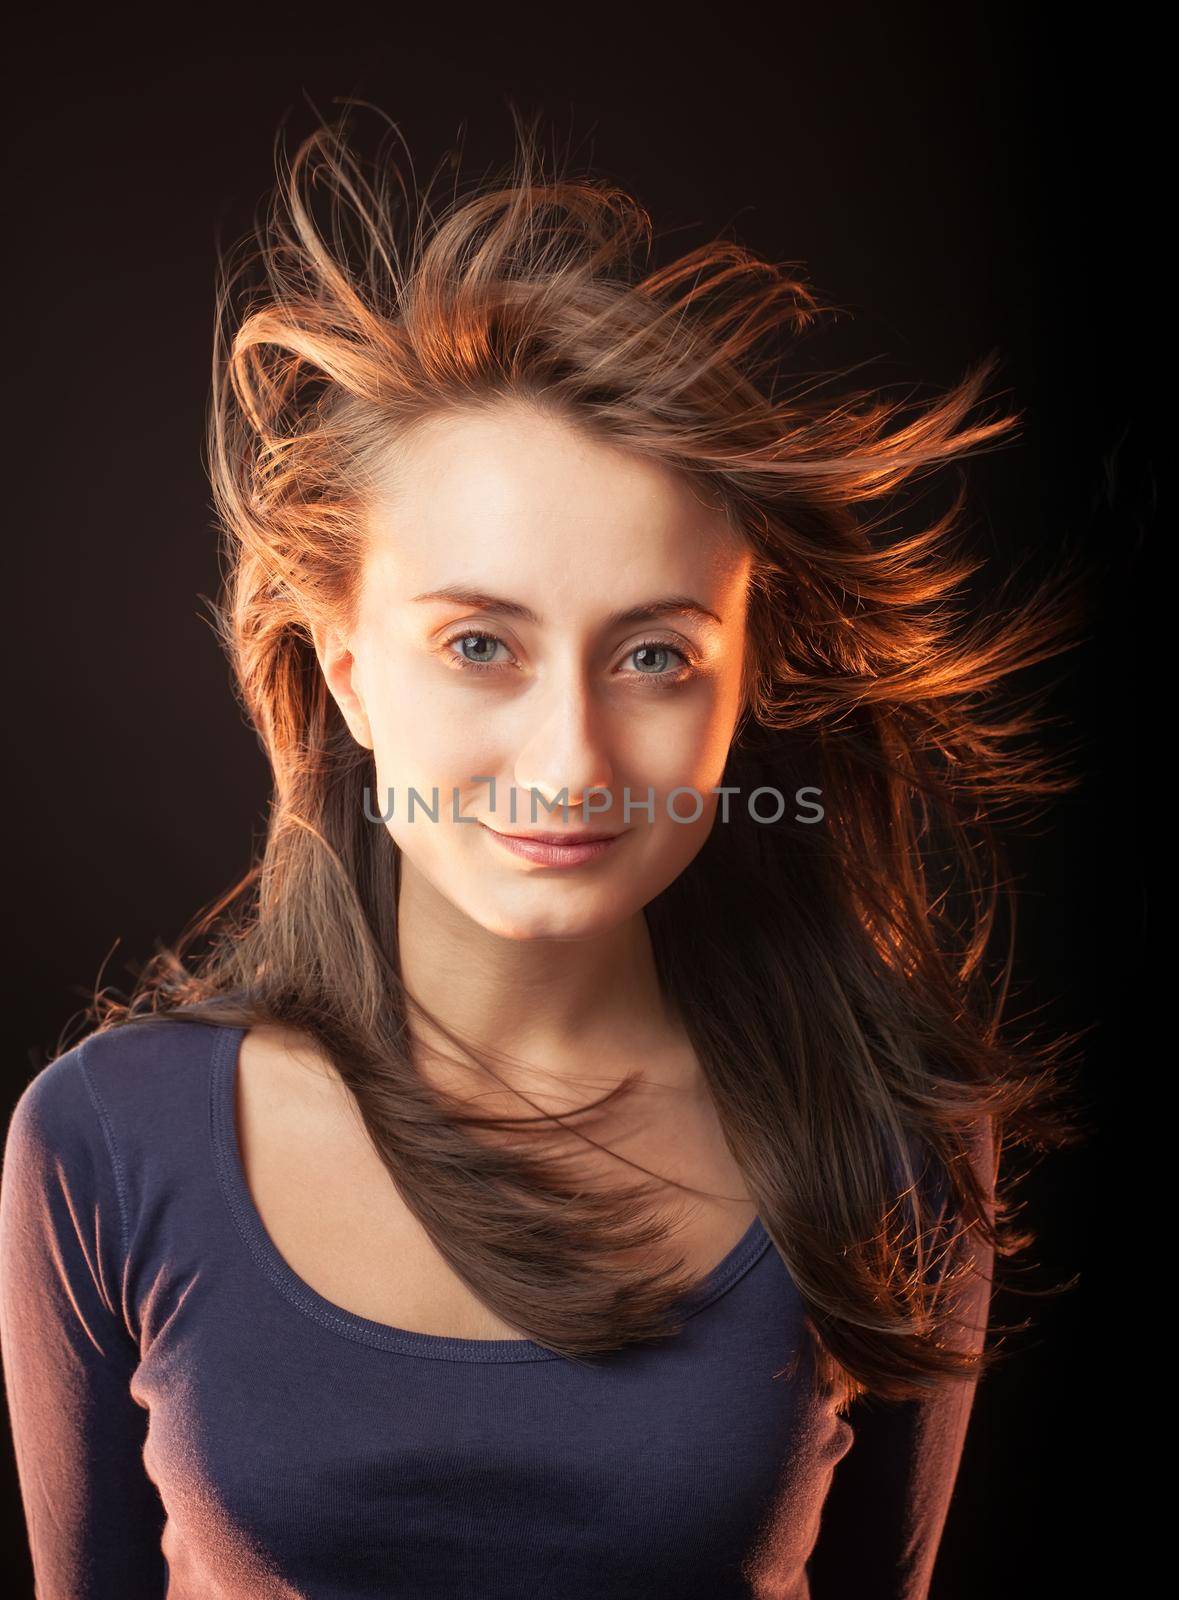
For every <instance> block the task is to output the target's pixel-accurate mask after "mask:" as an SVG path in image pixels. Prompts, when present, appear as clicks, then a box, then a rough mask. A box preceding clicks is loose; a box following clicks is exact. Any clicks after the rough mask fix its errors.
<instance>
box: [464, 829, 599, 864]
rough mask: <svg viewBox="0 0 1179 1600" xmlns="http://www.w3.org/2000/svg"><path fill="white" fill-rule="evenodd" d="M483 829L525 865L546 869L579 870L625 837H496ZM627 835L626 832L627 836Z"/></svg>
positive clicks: (520, 835) (496, 834)
mask: <svg viewBox="0 0 1179 1600" xmlns="http://www.w3.org/2000/svg"><path fill="white" fill-rule="evenodd" d="M481 826H482V827H483V828H485V829H486V831H487V832H488V833H490V834H491V835H492V837H493V838H495V839H496V840H498V841H499V843H500V844H501V845H502V846H503V847H504V849H505V850H510V851H511V853H512V854H513V855H514V856H518V857H519V858H520V859H522V860H524V861H535V862H537V863H538V864H539V865H540V866H542V867H579V866H581V865H583V863H585V862H588V861H596V860H597V859H598V857H599V856H604V855H605V854H606V852H607V851H608V850H609V849H610V848H611V847H612V845H614V843H615V842H616V841H617V840H618V839H620V838H621V837H622V833H614V834H601V835H599V836H598V837H597V838H593V839H586V838H582V839H578V838H576V837H572V838H571V837H569V836H566V837H565V838H560V837H555V836H553V835H551V834H550V835H549V837H548V838H547V839H546V838H537V837H534V836H529V835H527V834H508V833H496V831H495V829H494V828H488V827H487V824H486V823H485V822H484V823H482V824H481ZM626 831H627V830H626V829H625V828H624V829H623V830H622V832H623V833H625V832H626Z"/></svg>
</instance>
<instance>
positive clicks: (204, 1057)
mask: <svg viewBox="0 0 1179 1600" xmlns="http://www.w3.org/2000/svg"><path fill="white" fill-rule="evenodd" d="M521 131H523V130H521ZM399 182H400V180H399V177H398V167H397V165H396V163H395V161H394V160H393V159H392V156H391V153H390V152H389V151H388V150H386V149H384V148H383V149H382V153H381V155H380V157H379V160H378V163H377V166H376V176H375V177H372V176H370V175H369V172H368V169H367V168H366V167H365V166H364V165H363V164H362V162H361V161H360V160H359V159H358V158H357V156H356V154H355V153H354V151H353V150H352V149H351V148H350V145H349V142H348V138H347V135H346V128H345V125H344V124H343V123H339V124H336V125H333V126H331V127H321V128H319V129H318V130H317V131H316V132H315V133H314V134H313V135H312V136H311V137H310V138H309V139H308V140H307V141H306V142H305V143H304V144H303V145H302V146H301V147H300V149H299V151H298V152H297V155H296V157H295V158H294V160H293V162H292V163H291V164H290V166H289V168H287V169H286V170H285V173H284V174H283V177H282V181H281V182H280V184H279V187H278V189H277V190H276V198H275V203H274V205H273V207H272V208H271V211H270V214H269V216H268V219H267V222H266V224H265V226H264V228H263V230H262V234H261V254H260V257H259V258H258V260H255V259H254V258H252V257H250V256H246V257H245V258H243V260H242V261H241V262H240V264H239V268H238V270H235V271H234V272H231V273H230V274H229V275H228V276H227V278H226V280H225V282H224V284H223V288H222V294H221V299H220V311H221V315H220V316H219V335H218V339H217V343H216V348H215V360H214V389H213V400H212V406H211V426H210V462H211V470H212V479H213V484H214V489H215V494H216V503H217V506H218V510H219V513H220V518H221V521H222V523H223V527H224V531H225V535H226V538H227V546H226V548H227V554H228V568H227V573H226V590H225V595H224V597H223V603H222V604H221V605H220V606H219V607H218V609H217V615H218V620H219V624H220V627H221V631H222V637H223V639H224V643H225V645H226V647H227V649H228V652H229V654H230V657H231V659H232V663H233V667H234V670H235V674H236V680H237V683H238V684H239V686H240V692H241V696H242V700H243V703H244V705H245V707H246V708H247V710H248V712H249V715H250V717H251V719H252V721H253V724H254V726H255V727H256V729H257V731H258V735H259V738H260V740H261V742H262V745H263V747H264V749H265V752H266V755H267V758H268V760H269V762H270V764H271V767H272V771H273V778H274V799H273V808H272V812H271V816H270V819H269V828H268V833H267V837H266V841H265V849H264V851H263V853H262V856H261V859H260V860H259V862H258V863H257V865H256V867H255V868H254V869H253V870H252V871H251V872H250V873H249V875H248V876H247V878H246V879H245V880H244V881H243V882H242V883H241V884H239V885H238V886H237V887H236V888H235V890H234V891H233V892H232V893H231V894H230V895H228V896H227V897H226V898H225V899H224V900H223V901H221V902H220V903H219V904H218V905H217V906H216V907H214V908H213V909H212V910H211V911H210V912H208V913H207V914H206V915H205V916H204V917H202V918H201V919H200V920H199V921H197V922H196V923H195V924H194V925H193V926H192V928H191V929H190V930H189V931H188V933H187V934H186V936H185V938H184V939H182V940H181V941H180V944H179V946H178V947H177V949H176V950H174V951H170V952H166V953H165V954H164V955H163V956H161V957H158V958H157V959H156V960H155V961H153V962H152V963H151V964H150V965H149V967H148V968H147V969H146V971H145V972H144V973H143V974H142V975H141V978H140V980H139V983H138V987H137V989H136V991H135V993H134V994H133V995H132V996H130V997H129V998H128V1000H127V1001H126V1002H125V1003H122V1004H116V1003H115V1002H113V1001H112V1000H110V999H105V1000H102V1001H100V1002H99V1004H98V1006H97V1007H96V1012H95V1016H94V1019H93V1020H94V1022H95V1024H96V1025H95V1026H94V1028H93V1030H92V1031H91V1032H90V1033H89V1034H88V1035H87V1036H86V1037H84V1038H83V1039H82V1040H81V1041H80V1042H79V1043H77V1044H75V1045H74V1046H73V1047H72V1048H70V1049H68V1050H66V1051H65V1052H64V1053H63V1054H61V1055H59V1056H58V1058H57V1059H56V1060H54V1061H53V1062H52V1063H51V1064H50V1065H48V1066H46V1067H44V1068H43V1069H42V1070H41V1071H40V1072H39V1073H38V1074H37V1075H36V1077H35V1078H34V1079H33V1080H32V1082H31V1083H29V1084H28V1086H27V1087H26V1088H25V1090H24V1092H23V1094H22V1095H21V1098H20V1100H19V1103H18V1105H17V1107H16V1111H15V1113H14V1115H13V1118H12V1121H11V1124H10V1127H9V1130H8V1139H7V1148H6V1159H5V1166H4V1172H3V1194H2V1203H0V1252H2V1260H0V1265H2V1270H3V1278H2V1294H0V1315H2V1324H0V1331H2V1334H3V1350H4V1359H5V1368H6V1380H7V1386H8V1395H9V1401H10V1409H11V1415H12V1421H13V1427H14V1430H15V1439H16V1451H17V1459H18V1464H19V1469H20V1477H21V1485H22V1491H23V1496H24V1505H25V1512H26V1517H27V1522H28V1530H29V1538H30V1543H31V1548H32V1554H33V1559H34V1563H35V1567H36V1573H37V1581H38V1594H39V1595H40V1596H41V1597H42V1600H66V1597H69V1600H79V1597H83V1596H87V1597H89V1596H95V1597H97V1596H102V1597H110V1600H115V1597H118V1600H132V1597H138V1596H162V1595H163V1594H164V1593H165V1592H166V1593H167V1595H168V1597H169V1600H208V1597H211V1596H223V1597H227V1600H228V1597H234V1600H236V1597H245V1596H250V1597H276V1600H277V1597H284V1600H285V1597H294V1596H300V1597H302V1596H309V1597H315V1600H329V1597H331V1600H337V1597H338V1600H343V1597H345V1596H347V1597H349V1600H355V1597H361V1596H395V1597H402V1596H404V1597H406V1600H410V1597H413V1600H425V1597H427V1596H431V1597H433V1596H439V1597H442V1596H445V1597H448V1600H449V1597H460V1596H461V1597H465V1596H474V1597H481V1600H501V1597H502V1600H508V1597H512V1600H518V1597H524V1596H529V1597H532V1596H540V1595H546V1596H547V1595H560V1596H562V1597H563V1600H574V1597H577V1596H587V1597H588V1596H593V1597H595V1600H606V1597H612V1600H620V1597H623V1596H626V1597H636V1600H637V1597H644V1600H646V1597H667V1600H688V1597H700V1600H723V1597H726V1596H736V1595H758V1596H765V1597H771V1596H772V1597H778V1600H801V1597H805V1596H807V1595H813V1596H822V1595H834V1596H845V1595H846V1596H848V1597H849V1600H855V1597H861V1596H866V1595H869V1594H870V1595H873V1596H889V1597H894V1600H901V1597H904V1600H918V1597H920V1596H923V1595H925V1594H926V1593H927V1591H928V1586H929V1583H930V1578H931V1572H932V1569H933V1564H934V1559H935V1556H936V1552H937V1547H938V1542H939V1538H940V1536H941V1532H942V1528H943V1525H944V1520H945V1517H946V1512H947V1507H948V1504H949V1500H950V1496H951V1491H952V1488H953V1485H954V1481H955V1476H956V1473H957V1470H958V1464H959V1460H960V1455H961V1450H962V1445H963V1439H964V1436H965V1431H966V1427H967V1419H968V1416H969V1413H970V1410H971V1405H972V1399H973V1396H974V1393H975V1388H976V1385H977V1381H978V1377H979V1373H980V1370H981V1369H982V1367H983V1366H984V1364H985V1362H987V1361H988V1360H989V1359H990V1358H991V1354H992V1353H991V1352H989V1351H986V1350H985V1349H984V1344H985V1339H986V1335H987V1329H988V1316H989V1304H990V1281H991V1270H992V1266H993V1263H994V1260H995V1257H996V1255H997V1254H1008V1253H1010V1252H1012V1251H1013V1250H1014V1249H1015V1248H1016V1247H1017V1246H1018V1245H1020V1244H1022V1243H1024V1242H1026V1241H1025V1240H1024V1239H1023V1238H1021V1237H1018V1236H1016V1235H1015V1234H1014V1232H1013V1230H1012V1229H1011V1227H1010V1221H1009V1216H1008V1210H1007V1202H1005V1200H1004V1199H1003V1198H1002V1197H1001V1196H1000V1195H999V1194H998V1193H997V1191H996V1178H997V1160H998V1153H999V1150H1000V1145H1001V1143H1002V1142H1003V1141H1004V1140H1007V1141H1012V1140H1020V1139H1022V1140H1027V1141H1036V1142H1038V1143H1040V1144H1041V1145H1042V1144H1043V1143H1045V1142H1047V1141H1050V1140H1052V1139H1054V1138H1055V1139H1060V1138H1065V1137H1067V1136H1068V1129H1067V1126H1066V1124H1065V1123H1064V1121H1063V1119H1062V1117H1061V1114H1060V1112H1059V1110H1058V1109H1057V1106H1056V1103H1055V1101H1056V1097H1057V1094H1058V1090H1059V1085H1060V1081H1061V1080H1060V1066H1061V1063H1060V1051H1059V1047H1058V1046H1056V1045H1052V1046H1047V1045H1041V1046H1038V1047H1036V1048H1035V1049H1032V1048H1031V1047H1029V1046H1027V1045H1026V1044H1024V1045H1022V1046H1021V1047H1020V1048H1019V1049H1016V1048H1015V1047H1013V1046H1012V1045H1010V1044H1008V1043H1006V1042H1005V1041H1004V1040H1003V1038H1002V1037H1001V1035H1000V1030H999V1001H1000V1000H1001V998H1002V984H1001V982H998V981H997V980H998V977H1001V974H998V975H997V974H996V972H995V970H994V967H993V963H992V958H991V948H990V947H991V945H992V943H993V939H992V934H993V931H994V924H995V922H996V919H997V916H998V912H999V910H1000V909H1001V904H1002V902H1001V898H1000V893H999V889H998V887H997V886H998V884H999V882H1000V879H1001V875H1002V873H1001V865H1002V863H1001V857H1000V855H999V852H998V847H997V846H996V844H995V842H994V838H993V823H994V821H995V818H996V816H997V815H998V814H999V813H1000V812H1003V811H1004V809H1006V810H1008V811H1010V808H1011V805H1012V803H1013V802H1014V803H1018V804H1020V805H1024V806H1026V805H1027V804H1028V803H1029V802H1040V801H1041V800H1042V797H1044V796H1046V795H1050V794H1052V793H1053V792H1055V790H1056V788H1057V787H1058V786H1059V785H1060V784H1061V783H1062V782H1063V781H1064V780H1063V779H1062V778H1061V776H1060V774H1059V772H1058V771H1057V769H1056V768H1054V767H1053V766H1052V764H1051V763H1050V762H1049V761H1047V760H1046V758H1045V757H1044V755H1043V753H1042V752H1041V751H1040V750H1038V749H1037V747H1036V744H1035V722H1034V720H1033V719H1032V717H1031V716H1030V715H1029V714H1028V711H1027V709H1026V707H1025V708H1023V709H1015V710H1013V709H1012V708H1011V707H1010V706H1007V707H1003V708H999V707H997V706H996V705H995V704H994V703H993V693H992V691H993V690H994V688H995V686H996V685H997V684H998V683H999V682H1000V680H1002V679H1004V678H1005V677H1006V676H1007V675H1008V674H1010V673H1011V672H1013V671H1015V670H1017V669H1021V668H1024V667H1027V666H1029V665H1031V664H1032V663H1034V662H1036V661H1039V660H1042V659H1043V658H1045V657H1046V656H1048V655H1050V654H1052V653H1053V652H1055V651H1057V650H1059V649H1060V648H1062V646H1063V645H1064V644H1065V643H1067V640H1068V636H1069V631H1068V630H1069V626H1070V623H1069V618H1070V616H1071V610H1070V604H1069V601H1068V598H1067V597H1068V593H1069V590H1068V587H1067V585H1064V586H1060V587H1057V586H1053V587H1052V588H1050V589H1043V590H1040V591H1037V592H1036V593H1035V594H1034V595H1033V596H1032V597H1031V598H1030V599H1028V600H1025V602H1024V603H1023V604H1022V605H1021V606H1015V605H1013V604H1010V603H1009V602H1008V600H1007V598H1006V597H1004V599H1003V602H1002V603H1001V604H1000V605H999V606H998V607H996V608H995V609H994V610H993V611H992V612H990V613H989V614H988V615H985V616H982V617H971V616H970V615H969V614H968V613H967V611H966V609H965V608H964V607H962V606H959V605H958V604H956V603H955V602H954V596H955V595H956V593H957V592H958V591H959V590H960V589H961V587H962V585H963V583H964V581H965V579H966V578H967V577H968V576H969V574H970V573H971V571H972V570H973V565H974V564H973V563H972V562H971V561H970V560H969V559H968V558H967V557H965V556H963V555H962V554H961V553H958V552H955V551H954V550H953V549H952V548H951V542H950V541H951V535H952V532H953V529H954V525H955V513H956V510H957V503H955V505H954V507H953V508H952V509H951V510H950V511H949V512H948V513H946V514H945V515H943V516H941V517H937V518H935V519H934V520H933V521H932V523H931V524H930V525H927V526H924V527H921V528H919V529H915V530H908V531H903V532H902V531H898V530H897V528H896V527H891V526H886V522H885V517H884V514H883V511H882V509H881V508H882V507H884V506H886V505H887V504H889V503H890V502H889V497H890V496H893V495H894V494H895V493H896V491H898V490H899V489H900V488H902V487H903V486H904V485H906V484H907V483H910V482H913V481H916V480H917V479H919V478H921V477H923V476H925V475H926V474H928V473H929V472H930V471H931V470H932V469H934V468H936V467H937V466H939V465H940V464H942V463H944V462H947V461H949V460H951V459H953V458H956V457H961V456H963V455H965V454H967V453H970V452H977V451H978V450H979V449H980V448H984V447H988V446H990V445H991V444H992V442H993V441H994V440H996V439H997V438H998V437H999V436H1000V435H1001V434H1003V433H1004V432H1005V431H1006V430H1008V429H1010V427H1011V426H1012V423H1013V419H1012V418H1011V417H1000V418H991V419H989V420H975V421H971V420H970V414H971V412H972V409H973V408H974V407H975V405H976V403H977V401H978V400H979V398H980V395H981V393H982V390H983V387H984V384H985V380H986V376H987V370H988V369H987V368H986V367H985V366H984V367H983V368H982V369H980V371H978V372H976V373H974V374H972V375H971V376H969V377H968V378H967V379H966V380H965V381H964V382H963V383H962V384H961V385H960V387H958V388H957V389H955V390H954V391H953V392H952V393H950V394H948V395H946V396H944V397H942V398H940V399H938V400H937V401H936V402H935V403H933V404H931V405H930V406H929V407H928V409H926V410H925V411H924V412H922V413H920V414H917V415H915V416H912V417H909V418H908V419H905V418H902V417H900V416H899V415H898V410H897V408H896V407H895V406H892V405H890V404H888V403H886V402H884V401H883V400H882V399H881V398H880V397H879V396H872V395H855V396H851V397H848V396H844V397H843V398H841V399H840V400H839V401H838V402H827V403H826V404H824V403H822V402H820V400H819V399H817V398H816V388H815V386H814V385H813V384H811V385H804V384H801V383H800V384H798V385H796V386H795V388H794V389H793V390H789V389H788V388H787V386H786V384H785V358H784V355H783V353H782V350H781V348H779V350H778V354H777V355H776V356H772V357H771V356H769V355H766V354H765V350H766V344H765V341H767V340H769V339H771V338H772V336H773V335H775V334H780V333H782V332H789V331H791V330H800V329H802V328H805V327H806V326H807V325H808V324H809V323H810V322H811V321H812V320H813V319H814V318H815V316H816V315H817V314H818V312H819V310H820V307H819V306H818V303H817V302H816V300H815V299H814V297H813V296H812V294H811V293H810V292H809V291H808V290H807V288H806V287H805V286H804V285H803V284H802V283H800V282H798V281H796V279H795V278H793V277H791V276H790V275H788V274H787V273H785V272H783V271H782V270H780V269H779V268H777V267H774V266H771V265H769V264H767V263H765V262H763V261H761V260H759V259H757V258H756V257H754V256H753V255H751V254H750V253H748V252H747V251H745V250H744V249H742V248H741V247H740V246H738V245H737V244H735V243H731V242H713V243H711V244H709V245H707V246H705V247H703V248H701V249H698V250H694V251H692V252H691V253H690V254H688V255H686V256H683V257H682V258H681V259H679V260H676V261H674V262H673V263H672V264H671V265H668V266H663V267H659V268H656V267H653V266H652V265H651V263H650V260H649V254H650V244H651V238H650V229H649V222H648V219H647V216H646V214H645V213H644V212H643V210H642V209H641V208H640V207H639V205H638V204H637V203H636V202H635V201H634V200H632V199H630V198H629V197H628V196H626V195H625V194H623V193H620V192H619V191H618V190H616V189H614V188H611V187H609V186H608V185H606V184H604V183H602V182H601V181H599V180H595V179H593V178H574V177H570V176H568V175H567V174H565V173H550V172H548V171H546V170H545V168H544V164H543V162H541V161H540V159H539V158H538V155H537V151H536V145H535V142H534V141H533V139H532V136H531V135H530V134H527V133H524V134H523V136H522V137H521V138H520V140H519V143H518V147H517V156H516V161H515V164H514V166H513V168H512V169H511V171H510V173H508V174H507V175H506V177H505V178H504V179H502V180H499V181H498V183H486V182H485V183H482V184H480V185H476V186H474V187H473V188H471V189H469V190H468V191H467V192H465V193H460V192H459V191H458V190H456V191H455V193H454V195H453V196H452V197H451V199H450V200H449V202H448V203H447V204H446V205H445V206H443V207H441V208H440V209H439V210H437V211H435V209H434V208H433V206H432V203H431V201H430V199H429V195H428V191H427V194H426V196H423V197H418V201H417V203H416V205H415V204H414V197H412V196H410V195H408V194H407V193H406V192H405V190H404V189H403V188H399V187H398V185H399ZM258 261H260V264H261V267H262V269H263V270H262V271H261V272H260V273H256V272H254V270H253V269H254V267H255V266H256V265H258ZM868 507H875V508H876V510H875V511H874V512H873V514H872V515H871V516H868V515H867V514H866V509H865V508H868ZM206 936H207V938H208V943H207V945H206V947H205V948H204V949H203V950H202V951H201V953H200V954H199V957H197V956H194V955H193V954H192V952H191V950H190V949H189V948H188V947H189V945H190V944H191V942H192V941H193V940H195V939H197V938H198V937H199V938H201V939H204V938H206ZM636 1174H637V1175H638V1176H637V1177H636Z"/></svg>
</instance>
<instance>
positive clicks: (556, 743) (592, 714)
mask: <svg viewBox="0 0 1179 1600" xmlns="http://www.w3.org/2000/svg"><path fill="white" fill-rule="evenodd" d="M513 775H514V777H515V781H516V784H517V786H518V788H519V789H520V790H521V791H522V793H521V796H520V803H521V804H522V805H523V807H524V808H525V817H524V818H522V819H521V820H525V819H526V820H529V821H531V820H532V813H531V810H530V809H528V808H529V807H530V804H531V799H530V796H531V791H532V790H533V789H535V790H536V792H537V794H538V795H539V796H540V797H541V799H543V800H544V801H545V802H546V803H547V804H548V805H550V806H551V805H557V806H558V809H557V810H556V811H555V812H554V815H556V816H558V817H559V816H560V815H561V812H560V809H559V802H560V801H561V800H564V802H565V803H567V804H568V806H569V807H570V809H571V810H572V809H573V808H574V807H577V808H578V816H579V817H580V807H581V803H582V800H583V799H584V798H585V797H586V796H587V795H588V794H590V791H591V790H594V789H609V788H610V787H611V784H612V782H613V777H614V771H613V766H612V764H611V762H610V757H609V753H608V750H607V743H606V737H605V730H604V728H603V726H602V719H601V716H600V714H599V710H598V708H595V706H594V705H593V702H592V699H591V697H590V694H589V692H588V690H587V689H586V687H585V684H584V682H582V681H581V680H580V679H578V680H576V681H574V682H570V680H569V678H567V677H566V678H565V679H564V681H563V682H562V683H561V684H560V685H558V684H553V685H552V686H551V688H550V691H549V693H548V695H547V697H546V700H545V705H544V709H543V711H542V712H541V715H540V720H539V722H536V723H533V725H532V731H531V733H530V735H529V737H528V739H527V741H526V743H525V744H524V746H523V748H522V749H521V750H520V752H519V754H518V755H517V757H516V761H515V767H514V774H513ZM562 791H564V794H562ZM610 804H611V800H610V798H609V797H608V796H604V795H601V796H593V797H592V808H587V810H588V811H589V814H590V815H591V816H596V815H601V814H602V812H603V811H604V810H606V809H607V808H608V807H609V806H610ZM537 807H538V812H537V820H538V821H543V820H544V812H543V811H542V810H540V809H539V807H540V801H539V800H538V801H537Z"/></svg>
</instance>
